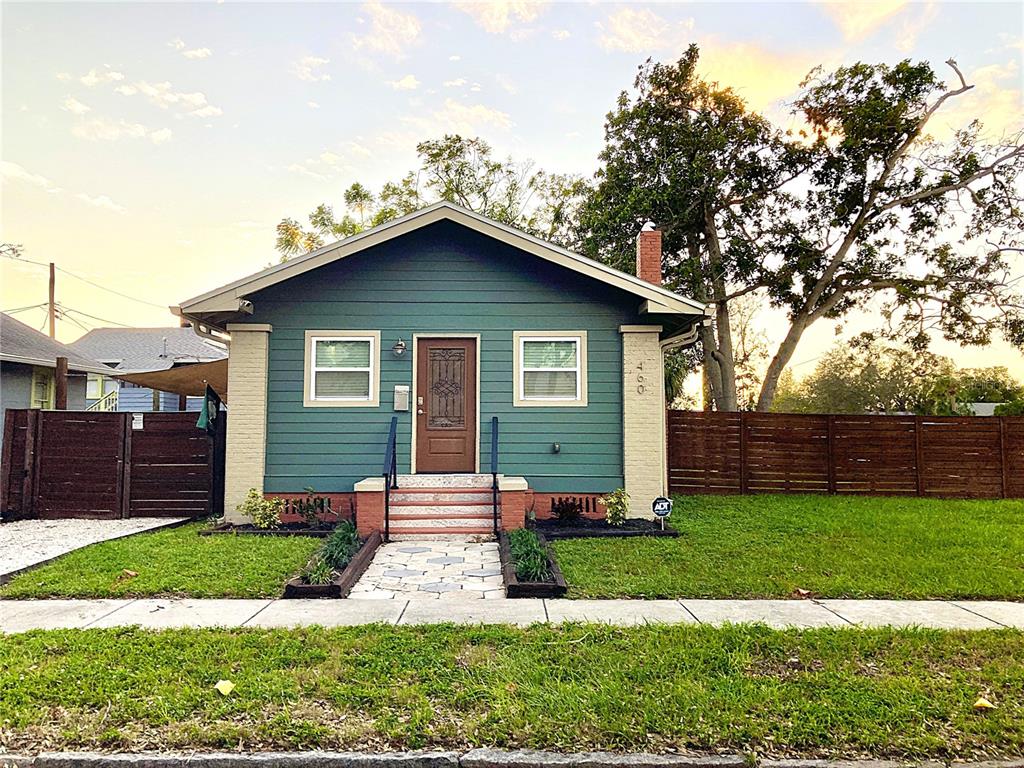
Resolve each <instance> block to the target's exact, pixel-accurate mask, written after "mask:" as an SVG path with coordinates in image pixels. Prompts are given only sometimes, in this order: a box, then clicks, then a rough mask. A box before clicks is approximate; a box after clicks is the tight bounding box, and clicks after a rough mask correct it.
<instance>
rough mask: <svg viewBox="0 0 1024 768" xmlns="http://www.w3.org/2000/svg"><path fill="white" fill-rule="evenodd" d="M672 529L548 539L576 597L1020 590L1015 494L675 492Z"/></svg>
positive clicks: (1012, 594) (1020, 531)
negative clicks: (653, 534) (989, 497)
mask: <svg viewBox="0 0 1024 768" xmlns="http://www.w3.org/2000/svg"><path fill="white" fill-rule="evenodd" d="M670 524H671V525H672V526H673V527H674V528H676V530H678V531H680V533H681V535H680V536H679V537H678V538H673V539H664V538H662V539H656V538H632V539H573V540H560V541H555V542H553V544H552V546H553V547H554V549H555V552H556V554H557V556H558V564H559V566H560V567H561V569H562V572H563V573H564V574H565V578H566V581H568V583H569V587H570V592H569V596H570V597H578V598H613V597H643V598H678V597H690V598H698V597H708V598H761V597H763V598H772V597H776V598H777V597H782V598H784V597H791V596H792V595H793V594H794V592H795V591H796V590H798V589H805V590H810V591H811V592H812V593H813V594H815V595H818V596H821V597H836V598H842V597H850V598H870V597H877V598H908V599H909V598H919V599H927V598H947V599H953V598H963V599H970V598H976V599H983V598H988V599H994V600H1000V599H1010V600H1019V599H1021V598H1022V597H1024V501H1022V500H995V501H965V500H955V499H918V498H903V497H861V496H822V495H755V496H677V497H676V498H675V509H674V510H673V512H672V518H671V523H670Z"/></svg>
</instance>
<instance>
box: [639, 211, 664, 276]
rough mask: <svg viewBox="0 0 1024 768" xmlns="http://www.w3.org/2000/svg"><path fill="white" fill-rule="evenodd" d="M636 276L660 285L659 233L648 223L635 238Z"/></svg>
mask: <svg viewBox="0 0 1024 768" xmlns="http://www.w3.org/2000/svg"><path fill="white" fill-rule="evenodd" d="M636 276H637V277H639V278H640V279H641V280H646V281H647V282H648V283H654V284H655V285H661V232H660V231H659V230H657V229H655V228H654V225H653V224H652V223H650V222H648V223H647V224H644V228H643V229H641V230H640V234H638V235H637V236H636Z"/></svg>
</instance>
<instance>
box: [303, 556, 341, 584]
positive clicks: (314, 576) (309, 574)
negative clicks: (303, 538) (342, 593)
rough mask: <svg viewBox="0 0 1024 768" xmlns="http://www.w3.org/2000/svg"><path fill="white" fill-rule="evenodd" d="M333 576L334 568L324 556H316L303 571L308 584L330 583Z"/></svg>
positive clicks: (304, 579)
mask: <svg viewBox="0 0 1024 768" xmlns="http://www.w3.org/2000/svg"><path fill="white" fill-rule="evenodd" d="M333 578H334V571H333V569H332V568H331V566H330V565H329V564H328V563H327V562H326V561H325V560H324V559H323V558H322V557H314V558H313V559H312V560H310V561H309V563H307V564H306V567H305V569H303V571H302V580H303V581H305V582H306V583H307V584H316V585H318V586H322V585H324V584H330V583H331V579H333Z"/></svg>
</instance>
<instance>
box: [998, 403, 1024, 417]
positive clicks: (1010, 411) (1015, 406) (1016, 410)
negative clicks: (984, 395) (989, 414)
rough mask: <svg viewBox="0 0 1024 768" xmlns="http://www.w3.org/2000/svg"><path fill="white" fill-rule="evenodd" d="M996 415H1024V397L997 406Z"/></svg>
mask: <svg viewBox="0 0 1024 768" xmlns="http://www.w3.org/2000/svg"><path fill="white" fill-rule="evenodd" d="M993 415H994V416H1024V399H1022V400H1011V401H1010V402H1008V403H1000V404H999V405H997V406H996V408H995V412H994V413H993Z"/></svg>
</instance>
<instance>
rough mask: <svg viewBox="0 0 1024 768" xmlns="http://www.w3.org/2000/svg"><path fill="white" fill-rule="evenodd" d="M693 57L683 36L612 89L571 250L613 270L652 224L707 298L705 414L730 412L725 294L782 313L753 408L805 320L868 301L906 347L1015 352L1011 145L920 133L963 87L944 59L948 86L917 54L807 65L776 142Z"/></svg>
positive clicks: (678, 280)
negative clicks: (579, 244)
mask: <svg viewBox="0 0 1024 768" xmlns="http://www.w3.org/2000/svg"><path fill="white" fill-rule="evenodd" d="M697 60H698V51H697V49H696V47H691V48H690V49H689V50H688V51H687V52H686V54H685V55H684V56H683V57H682V58H681V59H680V60H679V61H678V62H676V63H675V64H654V63H651V62H648V63H647V64H645V65H644V66H643V67H641V69H640V72H639V74H638V75H637V78H636V81H635V84H634V85H635V88H634V91H633V92H632V93H627V92H624V93H623V94H622V95H621V96H620V98H619V100H618V102H617V104H616V108H615V109H614V110H613V111H612V112H611V113H610V114H609V115H608V118H607V122H606V129H605V133H606V147H605V150H604V151H603V152H602V155H601V161H602V167H601V170H600V171H599V173H598V177H597V185H596V189H595V192H594V194H593V196H592V197H591V199H590V200H589V201H588V204H587V205H586V206H585V207H584V223H585V225H586V246H587V248H588V250H589V252H590V253H591V254H592V255H595V256H599V257H602V258H605V259H607V260H608V261H610V262H612V263H616V264H617V265H619V266H621V267H623V268H628V266H629V265H630V264H631V263H632V252H633V246H632V242H633V237H634V236H635V234H636V232H637V231H638V230H639V228H640V226H641V225H642V224H643V223H644V222H645V221H647V220H650V221H653V222H655V224H657V225H658V226H659V227H660V228H661V229H662V231H663V233H664V234H663V241H664V243H665V247H666V251H667V253H666V263H665V274H666V280H667V282H668V284H669V286H670V287H672V288H675V289H678V290H681V291H683V292H690V293H691V294H693V295H694V296H696V297H697V298H701V299H703V300H706V301H708V302H709V303H711V304H713V305H714V309H715V322H714V325H713V326H711V327H709V328H706V329H704V331H703V333H702V335H701V339H700V340H701V345H702V348H703V363H704V367H705V371H706V375H707V378H708V381H709V384H710V389H711V392H712V396H713V398H714V401H715V404H716V406H717V407H718V408H719V409H721V410H734V409H735V408H737V406H738V401H737V397H736V364H735V354H736V351H735V348H734V346H735V345H734V341H733V338H732V336H733V329H732V319H731V312H730V304H731V302H733V301H734V300H735V299H736V298H738V297H740V296H743V295H745V294H748V293H751V292H753V291H763V292H764V293H765V295H767V296H768V298H769V300H770V302H771V303H772V304H773V305H774V306H775V307H778V308H781V309H783V310H785V312H786V314H787V316H788V323H787V326H786V328H785V329H784V333H783V334H782V336H783V338H782V340H781V342H780V343H779V344H778V346H777V347H775V349H774V350H773V351H772V356H771V360H770V362H769V364H768V367H767V370H766V372H765V375H764V378H763V381H762V384H761V389H760V392H759V394H758V398H757V408H758V409H759V410H767V409H768V408H769V407H770V406H771V404H772V401H773V399H774V396H775V392H776V388H777V386H778V382H779V378H780V376H781V374H782V372H783V371H784V370H785V367H786V365H787V364H788V363H789V362H790V360H791V359H792V355H793V353H794V351H795V350H796V347H797V344H798V343H799V342H800V339H801V338H802V336H803V334H804V332H805V331H806V330H807V329H808V328H809V327H810V326H812V325H813V324H814V323H815V322H818V321H820V320H822V319H825V318H829V319H842V318H843V317H845V316H846V315H847V314H849V313H850V312H851V311H854V310H862V309H866V308H868V307H869V306H871V307H876V308H877V307H880V312H878V316H879V317H880V319H881V320H882V323H881V325H882V327H881V328H880V329H879V330H880V331H883V332H885V333H887V334H888V335H889V336H891V337H892V338H898V339H902V340H905V341H908V342H910V343H911V344H912V345H913V346H914V348H915V349H924V348H925V347H926V346H927V343H928V340H929V338H930V334H932V333H939V334H941V335H943V336H944V337H946V338H949V339H954V340H957V341H959V342H961V343H966V344H986V343H988V342H989V341H990V340H991V339H992V338H993V335H994V334H995V333H1001V334H1002V335H1003V337H1004V338H1006V339H1007V340H1009V341H1010V342H1011V343H1013V344H1016V345H1018V346H1024V318H1022V311H1024V302H1022V301H1021V299H1020V297H1019V295H1017V294H1016V293H1015V292H1014V291H1013V290H1012V285H1011V280H1010V277H1009V275H1010V272H1011V267H1012V265H1011V261H1010V259H1011V258H1012V255H1013V254H1016V253H1019V252H1020V249H1021V247H1022V245H1024V243H1022V242H1021V233H1022V226H1021V224H1022V215H1024V206H1022V190H1021V179H1022V171H1024V148H1022V144H1021V136H1020V135H1015V136H1011V137H1008V138H1004V139H1002V140H998V141H994V142H992V141H985V140H984V139H983V138H982V137H983V133H982V126H981V123H980V121H977V120H976V121H974V122H972V123H970V124H969V125H967V126H964V127H963V128H962V129H961V130H960V131H958V132H957V133H956V134H955V136H954V137H953V138H952V139H951V140H949V141H939V140H938V139H936V138H934V137H932V136H930V135H929V130H930V129H931V128H932V124H933V122H934V118H935V116H936V115H938V114H940V113H941V111H942V110H943V108H944V107H946V106H947V105H948V104H949V103H950V102H951V101H952V100H955V99H957V98H959V97H961V96H963V95H964V94H966V93H967V92H969V91H970V90H971V88H972V86H971V85H970V84H969V83H968V82H967V81H966V79H965V78H964V77H963V76H962V75H961V73H960V70H959V68H958V67H957V66H956V64H955V63H954V62H949V65H950V67H951V68H952V71H953V73H954V77H955V84H954V85H953V86H952V87H947V86H946V85H944V84H943V83H942V82H941V81H940V80H939V78H938V77H937V75H936V74H935V72H934V71H933V70H932V68H931V67H930V66H929V65H928V64H926V63H919V64H912V63H910V62H907V61H905V62H901V63H899V64H897V65H895V66H889V65H885V64H876V65H871V64H854V65H852V66H848V67H841V68H839V69H837V70H835V71H834V72H831V73H825V72H823V71H821V70H815V71H813V72H812V73H811V74H810V76H809V77H808V78H807V80H806V81H805V82H804V84H803V89H802V93H801V95H800V97H799V98H798V99H797V101H796V102H795V104H794V107H793V109H794V112H795V114H796V116H797V117H798V118H800V120H802V121H803V122H804V123H805V124H806V126H807V128H806V130H805V131H804V132H803V133H801V134H800V135H796V136H793V135H788V134H783V133H782V132H780V131H779V130H777V129H776V128H774V127H773V126H772V125H771V124H770V123H769V122H768V121H767V120H765V119H764V118H762V117H761V116H759V115H756V114H754V113H752V112H751V111H750V110H748V109H747V108H746V105H745V104H744V103H743V101H742V100H741V99H740V98H739V97H737V96H736V95H735V94H734V93H733V92H732V91H730V90H729V89H728V88H722V87H720V86H718V85H717V84H714V83H708V82H706V81H704V80H703V79H702V78H700V77H699V75H698V74H697V68H696V67H697Z"/></svg>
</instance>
